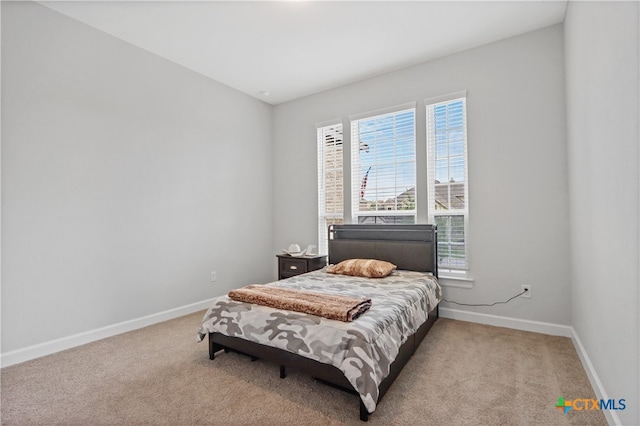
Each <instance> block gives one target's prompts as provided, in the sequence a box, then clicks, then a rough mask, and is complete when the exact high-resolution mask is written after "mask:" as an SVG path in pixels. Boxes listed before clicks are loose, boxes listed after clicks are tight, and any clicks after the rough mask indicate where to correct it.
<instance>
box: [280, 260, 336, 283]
mask: <svg viewBox="0 0 640 426" xmlns="http://www.w3.org/2000/svg"><path fill="white" fill-rule="evenodd" d="M276 257H277V258H278V279H279V280H281V279H284V278H289V277H293V276H295V275H300V274H304V273H305V272H311V271H315V270H316V269H320V268H323V267H324V266H326V265H327V256H326V255H312V256H302V257H293V256H289V255H288V254H277V255H276Z"/></svg>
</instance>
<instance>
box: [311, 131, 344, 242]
mask: <svg viewBox="0 0 640 426" xmlns="http://www.w3.org/2000/svg"><path fill="white" fill-rule="evenodd" d="M317 140H318V252H319V253H321V254H326V253H327V249H328V247H327V229H328V227H329V225H332V224H341V223H344V220H343V210H344V209H343V204H344V202H343V200H344V188H343V168H342V163H343V159H342V154H343V148H342V147H343V144H342V123H336V124H332V125H325V126H322V127H318V135H317Z"/></svg>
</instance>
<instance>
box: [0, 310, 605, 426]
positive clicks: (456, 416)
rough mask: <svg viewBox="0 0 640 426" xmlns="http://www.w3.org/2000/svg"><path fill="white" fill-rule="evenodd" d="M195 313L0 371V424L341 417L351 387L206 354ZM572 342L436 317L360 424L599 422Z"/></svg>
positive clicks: (319, 421)
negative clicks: (561, 403) (582, 407)
mask: <svg viewBox="0 0 640 426" xmlns="http://www.w3.org/2000/svg"><path fill="white" fill-rule="evenodd" d="M201 316H202V313H198V314H193V315H188V316H185V317H182V318H178V319H176V320H172V321H167V322H165V323H162V324H158V325H154V326H151V327H147V328H145V329H142V330H137V331H133V332H129V333H126V334H122V335H119V336H115V337H112V338H109V339H105V340H101V341H98V342H94V343H91V344H88V345H85V346H82V347H78V348H74V349H70V350H67V351H64V352H61V353H58V354H54V355H50V356H47V357H43V358H40V359H37V360H33V361H29V362H26V363H23V364H19V365H15V366H11V367H7V368H4V369H2V382H1V391H2V405H1V410H2V417H1V420H2V424H7V425H10V424H19V425H31V424H46V425H54V424H65V425H73V424H77V425H80V424H81V425H93V424H96V425H97V424H105V425H106V424H109V425H116V424H127V425H129V424H136V425H137V424H166V425H189V424H212V425H276V424H277V425H287V424H290V425H302V424H305V425H345V424H352V425H358V424H364V423H362V422H360V421H359V420H358V419H359V417H358V400H357V397H356V396H354V395H351V394H348V393H345V392H342V391H339V390H336V389H333V388H331V387H328V386H325V385H322V384H320V383H316V382H315V381H314V380H313V379H311V378H310V377H308V376H306V375H304V374H301V373H298V372H296V371H289V372H288V376H287V378H285V379H280V378H279V375H278V374H279V370H278V366H275V365H270V364H268V363H265V362H263V361H256V362H251V361H250V360H249V359H248V358H246V357H244V356H241V355H238V354H233V353H230V354H224V353H221V354H220V356H217V357H216V359H215V361H210V360H209V357H208V347H207V344H206V343H205V342H203V343H196V342H195V335H196V331H197V328H198V325H199V320H200V318H201ZM560 396H563V397H565V398H568V399H571V398H595V395H594V392H593V390H592V389H591V387H590V385H589V382H588V379H587V377H586V374H585V372H584V370H583V369H582V366H581V364H580V361H579V359H578V356H577V354H576V352H575V349H574V348H573V345H572V343H571V341H570V340H569V339H567V338H563V337H552V336H546V335H541V334H535V333H527V332H522V331H516V330H510V329H505V328H496V327H489V326H483V325H478V324H472V323H466V322H461V321H453V320H447V319H440V320H438V322H437V323H436V324H435V326H434V327H433V329H432V331H431V332H430V333H429V335H428V336H427V337H426V339H425V340H424V342H423V343H422V345H421V346H420V348H419V349H418V351H417V352H416V353H415V355H414V356H413V358H412V359H411V361H410V362H409V363H408V364H407V366H406V367H405V368H404V370H403V371H402V373H401V374H400V376H399V377H398V379H397V380H396V382H395V383H394V384H393V386H392V387H391V389H389V391H388V393H387V394H386V396H385V397H384V399H383V400H382V402H381V403H380V404H379V405H378V409H377V410H376V412H375V413H374V414H372V415H371V417H370V420H369V423H368V424H371V425H569V424H580V425H586V424H594V425H595V424H601V425H604V424H606V421H605V418H604V416H603V414H602V413H601V412H595V411H581V412H578V411H570V412H569V413H568V414H566V415H565V414H563V413H562V412H561V411H560V410H557V409H556V408H555V407H554V405H555V404H556V402H557V400H558V397H560Z"/></svg>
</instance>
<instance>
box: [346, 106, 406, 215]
mask: <svg viewBox="0 0 640 426" xmlns="http://www.w3.org/2000/svg"><path fill="white" fill-rule="evenodd" d="M406 111H412V112H413V148H414V159H413V166H414V174H417V170H416V168H417V157H416V137H417V136H416V103H415V102H410V103H407V104H402V105H397V106H393V107H389V108H384V109H379V110H375V111H370V112H366V113H362V114H357V115H352V116H349V121H350V128H351V135H350V136H351V220H352V223H359V218H360V217H364V216H373V217H383V216H410V217H411V218H412V219H413V223H416V220H417V197H414V199H415V202H416V206H415V207H414V208H413V209H412V210H398V209H395V210H373V211H360V191H361V185H362V180H363V176H361V170H360V138H359V130H358V125H359V123H360V121H364V120H368V119H372V118H376V117H382V116H386V115H391V114H398V113H402V112H406ZM416 180H417V177H416ZM416 183H417V182H415V181H414V182H413V188H414V191H415V190H416Z"/></svg>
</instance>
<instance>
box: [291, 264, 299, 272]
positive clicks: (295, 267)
mask: <svg viewBox="0 0 640 426" xmlns="http://www.w3.org/2000/svg"><path fill="white" fill-rule="evenodd" d="M289 269H293V270H294V271H295V270H296V269H298V267H297V266H295V265H291V266H289Z"/></svg>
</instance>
